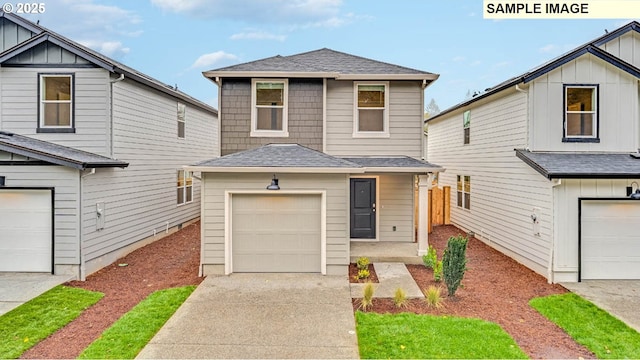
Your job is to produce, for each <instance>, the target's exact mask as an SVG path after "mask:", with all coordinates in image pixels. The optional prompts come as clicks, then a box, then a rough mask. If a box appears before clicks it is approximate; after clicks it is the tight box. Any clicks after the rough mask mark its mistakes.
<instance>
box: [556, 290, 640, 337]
mask: <svg viewBox="0 0 640 360" xmlns="http://www.w3.org/2000/svg"><path fill="white" fill-rule="evenodd" d="M560 285H562V286H564V287H565V288H567V289H568V290H569V291H571V292H573V293H575V294H577V295H580V296H582V297H583V298H585V299H587V300H589V301H591V302H592V303H593V304H594V305H596V306H598V307H599V308H601V309H602V310H605V311H606V312H608V313H609V314H611V315H613V316H615V317H617V318H618V319H620V320H622V321H623V322H624V323H626V324H627V325H629V327H631V328H633V329H635V330H636V331H638V332H640V311H639V309H640V280H583V281H582V282H575V283H561V284H560Z"/></svg>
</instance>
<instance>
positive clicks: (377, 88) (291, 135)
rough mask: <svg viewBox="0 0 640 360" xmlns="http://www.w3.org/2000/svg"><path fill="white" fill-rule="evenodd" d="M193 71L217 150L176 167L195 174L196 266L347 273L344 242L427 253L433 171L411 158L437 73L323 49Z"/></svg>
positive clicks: (218, 270)
mask: <svg viewBox="0 0 640 360" xmlns="http://www.w3.org/2000/svg"><path fill="white" fill-rule="evenodd" d="M204 75H205V76H206V77H207V78H209V79H211V80H213V81H214V82H215V83H216V84H217V85H218V87H219V97H220V98H219V104H220V129H221V132H220V141H219V144H220V153H221V154H222V157H220V158H215V159H211V160H207V161H204V162H199V163H194V165H192V166H188V167H187V168H186V169H187V170H191V171H198V172H201V173H202V182H203V189H202V206H203V210H202V211H203V212H202V260H201V272H202V274H204V275H208V274H230V273H233V272H317V273H322V274H347V269H348V264H349V261H350V245H351V242H352V241H377V242H394V241H395V242H405V243H412V242H415V241H418V246H416V248H417V249H418V254H422V253H424V252H426V247H427V237H428V233H427V223H426V220H427V210H428V205H427V191H428V186H429V184H430V180H429V175H431V174H434V173H437V172H439V171H442V170H443V169H442V168H440V167H439V166H437V165H433V164H429V163H427V162H425V161H423V160H421V157H422V125H423V124H422V116H423V108H424V99H423V92H424V89H425V88H426V87H427V86H428V85H429V84H431V82H433V81H434V80H436V79H437V78H438V75H436V74H432V73H429V72H424V71H420V70H415V69H410V68H406V67H402V66H397V65H393V64H388V63H383V62H380V61H375V60H371V59H367V58H362V57H358V56H354V55H350V54H346V53H342V52H338V51H334V50H330V49H320V50H316V51H311V52H307V53H302V54H296V55H291V56H274V57H270V58H266V59H261V60H257V61H253V62H249V63H243V64H238V65H234V66H230V67H226V68H222V69H216V70H211V71H206V72H205V73H204ZM416 187H418V188H419V191H418V193H419V195H418V196H417V197H416V196H415V193H416V191H415V190H416ZM416 208H419V215H418V217H419V220H420V221H419V222H418V226H417V227H416V225H415V221H416V218H415V216H416V215H415V214H416ZM418 254H416V255H418Z"/></svg>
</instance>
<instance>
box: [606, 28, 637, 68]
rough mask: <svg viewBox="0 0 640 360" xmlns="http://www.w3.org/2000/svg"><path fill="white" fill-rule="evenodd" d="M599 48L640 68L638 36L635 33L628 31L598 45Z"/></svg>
mask: <svg viewBox="0 0 640 360" xmlns="http://www.w3.org/2000/svg"><path fill="white" fill-rule="evenodd" d="M600 48H601V49H602V50H604V51H606V52H608V53H609V54H611V55H613V56H615V57H619V58H620V59H622V60H624V61H626V62H628V63H629V64H631V65H633V66H635V67H637V68H640V34H638V33H637V32H636V31H629V32H627V33H626V34H624V35H621V36H619V37H616V38H615V39H612V40H610V41H608V42H606V43H604V44H602V45H600Z"/></svg>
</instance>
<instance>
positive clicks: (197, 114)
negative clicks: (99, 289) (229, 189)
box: [82, 80, 219, 274]
mask: <svg viewBox="0 0 640 360" xmlns="http://www.w3.org/2000/svg"><path fill="white" fill-rule="evenodd" d="M177 103H178V100H176V99H174V98H172V97H169V96H167V95H165V94H162V93H159V92H157V91H155V90H151V89H149V88H146V87H142V86H140V85H138V84H137V83H135V82H132V81H129V80H124V81H120V82H117V83H115V84H114V89H113V104H114V105H113V137H114V148H113V157H114V158H117V159H118V160H122V161H126V162H128V163H129V166H128V167H127V168H125V169H119V168H113V169H97V171H96V173H95V174H92V175H87V176H86V177H85V178H84V179H83V183H82V192H83V210H82V214H83V221H82V233H83V237H84V241H83V253H84V257H85V260H86V261H87V262H88V264H87V269H86V271H87V274H90V273H91V272H92V271H95V270H97V269H99V268H100V267H102V266H104V265H106V264H108V263H109V262H110V261H114V260H116V259H115V258H114V257H115V256H117V255H118V254H119V253H118V251H119V250H120V249H123V248H125V247H127V246H130V245H132V244H134V243H136V242H138V241H139V240H142V239H148V238H154V234H163V233H164V232H165V229H166V228H167V226H168V227H169V228H172V227H174V226H177V225H180V224H183V223H185V222H187V221H189V220H192V219H194V218H197V217H199V216H200V181H199V180H198V179H196V178H194V185H193V202H191V203H188V204H184V205H177V195H176V192H177V191H176V182H177V171H178V170H179V169H181V168H182V167H183V166H185V165H192V164H195V163H197V162H200V161H203V160H207V159H211V158H215V157H217V156H219V154H218V152H217V149H218V147H217V143H216V142H217V135H216V134H217V131H218V128H217V126H218V121H217V119H216V117H215V115H213V114H211V113H209V112H205V111H203V110H201V109H198V108H196V107H194V106H192V105H190V104H186V115H185V118H186V120H185V129H186V133H185V138H184V139H178V135H177ZM98 202H103V203H104V205H105V227H104V229H103V230H96V220H97V218H96V204H97V203H98Z"/></svg>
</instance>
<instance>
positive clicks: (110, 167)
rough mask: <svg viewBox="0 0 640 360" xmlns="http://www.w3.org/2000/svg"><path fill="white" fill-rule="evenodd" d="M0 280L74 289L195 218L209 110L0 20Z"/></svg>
mask: <svg viewBox="0 0 640 360" xmlns="http://www.w3.org/2000/svg"><path fill="white" fill-rule="evenodd" d="M0 64H1V67H0V228H2V229H3V230H2V231H1V232H0V271H2V272H15V271H19V272H51V273H55V274H71V275H74V276H76V277H77V278H79V279H84V277H85V276H86V275H88V274H91V273H92V272H95V271H96V270H98V269H100V268H102V267H104V266H106V265H108V264H110V263H111V262H113V261H115V260H116V259H117V258H119V257H121V256H123V255H125V254H127V253H128V252H130V251H132V250H133V249H135V248H137V247H140V246H143V245H145V244H147V243H149V242H151V241H154V240H157V239H159V238H160V237H162V236H164V235H165V234H167V233H170V232H172V231H175V230H176V229H178V228H180V227H182V226H183V225H186V224H188V223H189V222H190V221H193V220H195V219H197V218H198V217H199V216H200V201H199V199H200V181H199V180H198V177H196V176H194V174H193V173H191V172H188V171H186V172H185V170H184V169H183V168H182V167H183V165H187V164H190V163H193V162H197V161H202V160H205V159H209V158H211V157H215V156H218V155H219V150H218V144H217V134H218V120H217V110H215V109H214V108H212V107H210V106H208V105H206V104H204V103H202V102H200V101H198V100H196V99H194V98H192V97H190V96H188V95H186V94H184V93H182V92H180V91H177V90H176V89H174V88H172V87H170V86H168V85H165V84H162V83H161V82H159V81H157V80H155V79H153V78H150V77H148V76H146V75H143V74H141V73H140V72H138V71H136V70H134V69H131V68H129V67H127V66H125V65H123V64H121V63H118V62H116V61H114V60H112V59H109V58H107V57H105V56H103V55H101V54H99V53H96V52H95V51H92V50H90V49H87V48H86V47H83V46H81V45H79V44H77V43H75V42H73V41H71V40H69V39H67V38H65V37H63V36H61V35H58V34H56V33H54V32H51V31H49V30H47V29H45V28H43V27H41V26H39V25H37V24H34V23H31V22H29V21H27V20H25V19H22V18H20V17H18V16H15V15H13V14H2V15H0Z"/></svg>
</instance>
